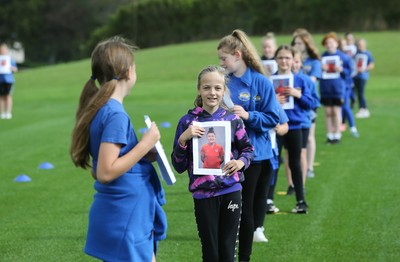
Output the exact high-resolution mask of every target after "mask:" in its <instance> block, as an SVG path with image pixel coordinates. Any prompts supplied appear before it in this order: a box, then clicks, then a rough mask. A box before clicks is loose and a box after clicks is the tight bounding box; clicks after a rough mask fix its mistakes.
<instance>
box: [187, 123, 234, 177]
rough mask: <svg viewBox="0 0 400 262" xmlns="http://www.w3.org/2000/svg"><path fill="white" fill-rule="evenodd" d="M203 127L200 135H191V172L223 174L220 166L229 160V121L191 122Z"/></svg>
mask: <svg viewBox="0 0 400 262" xmlns="http://www.w3.org/2000/svg"><path fill="white" fill-rule="evenodd" d="M193 125H194V126H200V127H203V128H204V129H205V134H204V135H203V136H202V137H193V174H195V175H217V176H221V175H224V173H223V172H222V168H223V167H224V165H225V164H226V163H227V162H229V161H230V155H231V122H230V121H208V122H193Z"/></svg>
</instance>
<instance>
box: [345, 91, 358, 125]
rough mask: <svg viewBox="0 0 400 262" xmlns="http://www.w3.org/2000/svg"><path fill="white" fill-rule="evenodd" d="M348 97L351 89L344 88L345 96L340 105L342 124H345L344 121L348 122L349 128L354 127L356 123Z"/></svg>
mask: <svg viewBox="0 0 400 262" xmlns="http://www.w3.org/2000/svg"><path fill="white" fill-rule="evenodd" d="M350 95H351V87H349V88H346V94H345V97H344V102H343V105H342V123H345V122H346V120H348V121H349V126H350V128H352V127H355V126H356V121H355V120H354V115H353V111H352V110H351V106H350Z"/></svg>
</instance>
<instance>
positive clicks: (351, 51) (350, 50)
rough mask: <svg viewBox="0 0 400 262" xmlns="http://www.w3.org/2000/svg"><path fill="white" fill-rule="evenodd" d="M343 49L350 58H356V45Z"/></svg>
mask: <svg viewBox="0 0 400 262" xmlns="http://www.w3.org/2000/svg"><path fill="white" fill-rule="evenodd" d="M343 49H344V52H345V53H346V54H347V55H349V56H350V57H354V56H355V54H356V53H357V47H356V46H355V45H346V46H345V47H344V48H343Z"/></svg>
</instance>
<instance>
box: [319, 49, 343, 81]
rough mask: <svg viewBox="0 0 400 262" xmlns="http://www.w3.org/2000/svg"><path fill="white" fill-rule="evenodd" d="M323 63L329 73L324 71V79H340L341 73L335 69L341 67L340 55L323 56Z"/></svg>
mask: <svg viewBox="0 0 400 262" xmlns="http://www.w3.org/2000/svg"><path fill="white" fill-rule="evenodd" d="M321 63H322V65H327V66H328V71H322V79H337V78H339V77H340V73H339V72H336V71H335V67H336V66H340V57H339V56H338V55H333V56H323V57H322V58H321Z"/></svg>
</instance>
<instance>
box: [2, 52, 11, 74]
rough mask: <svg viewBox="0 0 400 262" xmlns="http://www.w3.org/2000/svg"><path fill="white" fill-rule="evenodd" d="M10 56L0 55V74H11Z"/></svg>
mask: <svg viewBox="0 0 400 262" xmlns="http://www.w3.org/2000/svg"><path fill="white" fill-rule="evenodd" d="M11 73H12V71H11V56H9V55H0V74H11Z"/></svg>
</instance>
